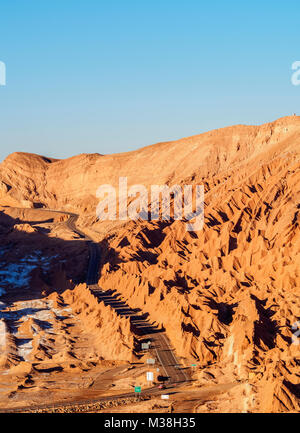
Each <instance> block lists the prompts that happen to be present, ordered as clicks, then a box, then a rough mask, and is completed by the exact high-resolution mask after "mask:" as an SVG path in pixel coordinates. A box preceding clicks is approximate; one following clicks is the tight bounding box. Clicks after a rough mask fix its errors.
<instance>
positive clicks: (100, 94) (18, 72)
mask: <svg viewBox="0 0 300 433" xmlns="http://www.w3.org/2000/svg"><path fill="white" fill-rule="evenodd" d="M299 28H300V3H299V0H287V1H279V0H269V1H266V0H260V1H258V0H252V1H251V2H244V1H241V0H240V1H234V0H227V1H224V0H217V1H211V2H207V1H201V0H185V1H183V0H180V1H178V0H151V1H146V0H139V1H133V0H128V1H126V0H110V1H108V0H107V1H102V0H63V1H62V0H59V1H58V0H51V1H48V0H42V1H41V0H6V1H2V2H1V7H0V60H1V61H3V62H5V63H6V67H7V86H6V87H0V160H2V159H3V158H4V157H6V156H7V155H8V154H9V153H11V152H13V151H25V152H34V153H40V154H44V155H47V156H52V157H57V158H64V157H68V156H72V155H74V154H78V153H82V152H99V153H115V152H124V151H128V150H133V149H136V148H138V147H142V146H145V145H148V144H152V143H155V142H157V141H165V140H172V139H177V138H181V137H184V136H189V135H194V134H198V133H201V132H203V131H206V130H209V129H213V128H218V127H223V126H227V125H232V124H237V123H245V124H259V123H264V122H267V121H272V120H274V119H276V118H278V117H281V116H285V115H290V114H292V113H294V112H297V113H298V114H299V113H300V109H299V102H300V87H295V86H292V84H291V79H290V77H291V74H292V71H291V64H292V63H293V62H294V61H296V60H300V38H299V33H300V32H299Z"/></svg>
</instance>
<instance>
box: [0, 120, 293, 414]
mask: <svg viewBox="0 0 300 433" xmlns="http://www.w3.org/2000/svg"><path fill="white" fill-rule="evenodd" d="M299 150H300V118H299V117H296V116H295V117H287V118H283V119H279V120H277V121H275V122H273V123H270V124H266V125H262V126H234V127H230V128H225V129H220V130H216V131H212V132H208V133H205V134H202V135H199V136H195V137H190V138H185V139H182V140H178V141H175V142H170V143H159V144H156V145H153V146H149V147H146V148H143V149H140V150H138V151H135V152H129V153H125V154H117V155H107V156H102V155H99V154H94V155H86V154H83V155H79V156H76V157H73V158H70V159H67V160H49V159H48V160H47V159H45V158H44V157H40V156H37V155H28V154H21V153H16V154H12V155H10V156H9V157H8V158H7V159H6V160H5V161H4V162H3V163H2V164H1V165H0V181H1V182H2V183H1V184H0V185H2V184H5V185H6V187H3V188H1V186H0V189H1V192H0V204H1V203H2V204H4V205H5V204H7V205H10V206H21V204H20V203H21V202H22V201H24V200H25V201H27V202H29V203H32V206H36V205H37V204H42V205H44V206H46V207H49V208H56V209H65V210H70V211H76V212H77V213H79V214H80V219H79V224H81V225H82V226H83V227H86V228H88V229H90V230H92V231H93V234H94V236H95V238H97V239H98V240H99V241H100V245H101V248H102V256H101V266H102V270H101V275H100V280H99V284H100V286H101V287H103V288H104V289H106V290H111V289H112V290H117V291H118V293H120V294H121V295H122V297H123V299H124V300H125V301H126V302H127V304H128V305H129V306H130V307H131V308H140V309H141V310H142V311H143V312H145V313H148V318H149V320H150V321H153V322H155V323H156V324H158V325H159V326H163V327H164V328H165V329H166V332H167V334H168V336H169V338H170V340H171V342H172V344H173V345H174V347H175V349H176V351H177V354H178V355H179V356H182V357H183V358H185V359H186V360H187V361H186V362H187V363H190V362H192V361H191V360H192V359H193V360H195V359H196V360H197V362H198V366H199V367H201V368H206V370H207V372H208V371H210V372H211V374H213V376H214V377H223V376H222V375H225V376H226V379H227V380H230V379H232V380H235V379H242V380H249V383H250V387H249V389H248V391H247V392H249V395H247V404H246V406H247V408H246V410H261V411H264V410H266V411H272V410H274V411H291V410H297V409H299V389H298V388H299V376H298V375H299V347H300V346H297V345H295V344H291V343H292V332H293V331H292V329H291V328H292V325H293V324H294V323H296V322H297V321H298V320H299V317H300V313H299V311H300V302H299V296H300V293H299V286H300V277H299V265H300V259H299V245H300V239H299V221H300V216H299V203H300V193H299V191H300V175H299V166H300V164H299ZM119 176H126V177H128V184H129V185H131V184H144V185H146V186H147V187H149V186H150V185H151V184H165V183H167V184H169V185H172V184H203V185H204V186H205V223H204V229H203V230H202V231H199V232H195V233H192V232H187V231H186V226H185V222H183V221H171V222H168V223H165V222H164V223H162V222H159V221H153V222H151V221H149V222H147V221H137V222H122V223H119V222H117V221H116V222H99V221H97V220H96V217H95V208H96V205H97V200H96V197H95V192H96V190H97V188H98V186H100V185H101V184H107V183H109V184H112V185H113V186H116V187H117V185H118V179H119ZM21 207H25V206H21ZM28 207H29V205H28ZM70 303H72V302H71V297H70ZM101 314H102V313H101ZM91 324H93V322H91ZM91 326H93V325H91ZM126 326H127V325H126ZM126 326H125V325H124V331H122V332H125V331H126V329H127V327H126ZM112 333H113V328H112ZM129 336H130V335H129V331H128V338H129ZM105 337H106V338H107V339H108V338H109V330H107V329H106V330H105ZM112 341H114V340H112ZM129 347H130V350H132V343H131V342H130V344H129ZM104 352H105V351H104ZM199 377H200V376H199ZM201 377H202V376H201ZM199 380H200V379H199ZM266 396H267V397H266ZM245 401H246V400H245Z"/></svg>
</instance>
